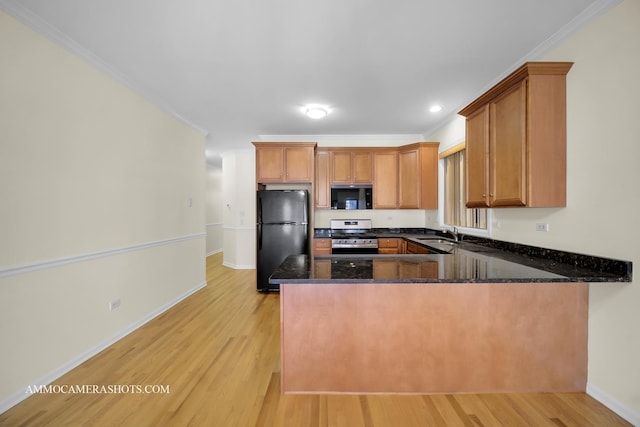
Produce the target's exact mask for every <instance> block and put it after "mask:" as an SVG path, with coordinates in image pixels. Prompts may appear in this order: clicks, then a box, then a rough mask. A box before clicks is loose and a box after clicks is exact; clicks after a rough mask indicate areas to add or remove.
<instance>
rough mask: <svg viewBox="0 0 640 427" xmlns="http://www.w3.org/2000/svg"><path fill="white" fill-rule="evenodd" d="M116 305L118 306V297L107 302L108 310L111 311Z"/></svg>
mask: <svg viewBox="0 0 640 427" xmlns="http://www.w3.org/2000/svg"><path fill="white" fill-rule="evenodd" d="M118 307H120V298H118V299H114V300H113V301H110V302H109V311H113V310H115V309H116V308H118Z"/></svg>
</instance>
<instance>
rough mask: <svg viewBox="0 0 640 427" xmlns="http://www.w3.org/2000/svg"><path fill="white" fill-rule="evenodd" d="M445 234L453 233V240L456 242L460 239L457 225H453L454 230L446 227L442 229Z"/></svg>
mask: <svg viewBox="0 0 640 427" xmlns="http://www.w3.org/2000/svg"><path fill="white" fill-rule="evenodd" d="M442 233H443V234H447V233H449V234H451V235H452V236H453V240H454V241H455V242H457V241H458V240H459V236H458V228H457V227H453V230H449V229H447V228H445V229H444V230H442Z"/></svg>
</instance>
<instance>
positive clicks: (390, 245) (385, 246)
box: [378, 237, 403, 255]
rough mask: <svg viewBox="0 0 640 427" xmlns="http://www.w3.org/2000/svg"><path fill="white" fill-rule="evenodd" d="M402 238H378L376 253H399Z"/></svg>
mask: <svg viewBox="0 0 640 427" xmlns="http://www.w3.org/2000/svg"><path fill="white" fill-rule="evenodd" d="M402 241H403V239H400V238H397V237H385V238H382V239H378V253H379V254H383V255H396V254H400V253H402V252H400V248H401V247H402Z"/></svg>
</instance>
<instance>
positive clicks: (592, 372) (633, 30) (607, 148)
mask: <svg viewBox="0 0 640 427" xmlns="http://www.w3.org/2000/svg"><path fill="white" fill-rule="evenodd" d="M639 52H640V2H638V1H637V0H626V1H624V2H622V3H621V4H619V5H618V6H616V7H615V8H613V9H612V10H610V11H609V12H607V13H606V14H605V15H603V16H601V17H600V18H598V19H597V20H595V21H594V22H593V23H591V24H590V25H589V26H587V27H585V28H584V29H582V30H580V31H578V32H577V33H576V34H574V35H573V36H571V37H570V38H568V39H567V40H565V41H564V42H563V43H562V44H560V45H559V46H558V47H557V48H555V49H554V50H553V51H552V52H550V53H548V54H547V55H546V56H545V57H543V58H542V60H547V61H572V62H574V63H575V64H574V66H573V68H572V69H571V71H569V74H568V76H567V126H568V128H567V159H568V165H567V194H568V198H567V207H566V208H561V209H521V208H515V209H493V210H492V214H493V223H494V228H493V230H492V237H494V238H496V239H500V240H507V241H513V242H520V243H526V244H531V245H536V246H543V247H548V248H555V249H562V250H567V251H574V252H579V253H585V254H593V255H598V256H602V257H610V258H618V259H624V260H629V261H632V262H633V263H634V264H635V266H638V265H640V249H638V242H640V228H638V227H637V219H638V212H640V192H638V190H637V188H636V187H637V185H638V183H640V168H639V167H638V161H639V159H640V144H639V141H638V131H637V129H636V125H637V123H636V120H637V117H636V116H637V113H638V107H637V106H638V99H640V81H639V80H638V70H639V69H640V54H639ZM453 127H454V128H456V129H458V132H453V133H450V134H449V136H448V138H449V140H450V141H451V140H461V139H463V136H464V134H462V135H459V126H453ZM440 135H441V136H444V133H441V134H440ZM430 139H434V138H433V137H432V138H430ZM441 141H442V142H443V143H444V144H443V146H446V145H447V144H446V143H448V142H450V141H445V140H441ZM538 222H543V223H548V224H549V232H548V233H542V232H536V231H535V224H536V223H538ZM496 224H497V225H499V226H496ZM639 303H640V286H639V285H638V280H637V279H636V280H635V281H634V282H633V283H625V284H593V285H591V286H590V309H589V377H588V383H589V386H588V392H589V393H590V394H592V395H594V396H596V397H597V398H599V399H600V400H602V401H603V402H604V403H606V404H607V405H608V406H610V407H612V408H613V409H617V410H618V411H619V412H621V413H624V414H625V415H626V416H627V418H629V419H631V420H632V421H633V422H635V423H640V362H639V361H640V328H638V325H640V308H639Z"/></svg>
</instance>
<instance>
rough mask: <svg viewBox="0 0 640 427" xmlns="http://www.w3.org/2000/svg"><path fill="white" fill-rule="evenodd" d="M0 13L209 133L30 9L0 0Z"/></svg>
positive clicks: (201, 131)
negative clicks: (0, 11) (1, 11)
mask: <svg viewBox="0 0 640 427" xmlns="http://www.w3.org/2000/svg"><path fill="white" fill-rule="evenodd" d="M0 10H3V11H4V12H6V13H7V14H8V15H9V16H11V17H13V18H15V19H16V20H18V21H19V22H21V23H22V24H24V25H26V26H27V27H29V28H31V29H32V30H34V31H35V32H37V33H38V34H40V35H41V36H43V37H45V38H46V39H48V40H50V41H52V42H53V43H55V44H57V45H58V46H61V47H62V48H64V49H65V50H66V51H68V52H70V53H71V54H73V55H75V56H77V57H79V58H80V59H82V60H84V61H85V62H87V63H89V64H90V65H91V66H93V67H94V68H95V69H97V70H98V71H100V72H102V73H103V74H106V75H107V76H109V77H111V78H112V79H114V80H115V81H117V82H119V83H120V84H122V85H124V86H125V87H126V88H127V89H129V90H131V91H132V92H134V93H136V94H138V95H140V96H142V97H143V98H144V99H146V100H147V101H148V102H150V103H151V104H153V105H155V106H156V107H158V108H160V109H161V110H163V111H164V112H166V113H168V114H170V115H171V116H172V117H174V118H175V119H177V120H179V121H181V122H182V123H184V124H186V125H187V126H189V127H191V128H193V129H195V130H196V131H198V132H200V133H201V134H202V135H204V136H205V137H206V136H207V135H208V134H209V131H207V130H206V129H204V128H202V127H201V126H198V125H197V124H195V123H193V122H191V121H189V120H188V119H187V118H185V117H184V116H182V115H181V114H180V113H178V112H177V111H176V110H175V109H173V108H172V107H171V106H170V105H169V104H168V103H167V102H166V101H164V100H163V99H161V98H160V97H159V96H158V95H157V94H156V93H154V92H153V91H152V90H150V89H149V88H146V87H144V86H142V85H141V84H140V83H138V82H135V81H133V80H131V79H130V78H129V77H127V76H126V75H125V74H124V73H122V72H121V71H119V70H117V69H116V68H114V67H113V66H112V65H110V64H108V63H107V62H106V61H104V60H103V59H102V58H100V57H99V56H97V55H95V54H94V53H93V52H91V51H90V50H89V49H87V48H85V47H84V46H82V45H81V44H80V43H78V42H77V41H75V40H74V39H72V38H71V37H69V36H68V35H66V34H65V33H63V32H62V31H60V30H59V29H57V28H55V27H54V26H52V25H50V24H49V23H47V22H46V21H44V20H43V19H42V18H41V17H40V16H38V15H36V14H35V13H33V12H32V11H31V10H29V9H27V8H26V6H24V5H22V4H20V3H18V2H17V1H15V0H0Z"/></svg>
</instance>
